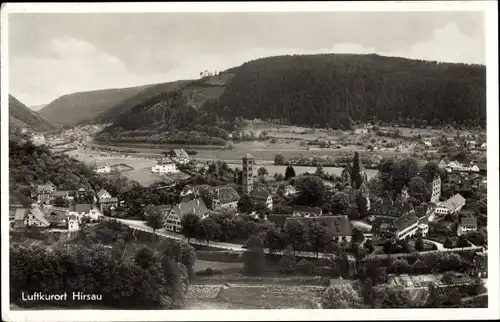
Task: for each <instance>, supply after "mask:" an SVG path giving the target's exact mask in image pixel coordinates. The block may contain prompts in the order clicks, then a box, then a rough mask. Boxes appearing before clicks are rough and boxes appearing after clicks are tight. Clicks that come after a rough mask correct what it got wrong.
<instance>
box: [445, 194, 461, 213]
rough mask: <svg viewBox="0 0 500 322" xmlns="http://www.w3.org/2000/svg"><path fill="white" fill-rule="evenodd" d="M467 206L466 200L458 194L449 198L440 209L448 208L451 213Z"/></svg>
mask: <svg viewBox="0 0 500 322" xmlns="http://www.w3.org/2000/svg"><path fill="white" fill-rule="evenodd" d="M464 204H465V198H464V197H462V195H461V194H459V193H457V194H456V195H454V196H453V197H451V198H449V199H448V200H446V201H445V202H443V203H442V204H441V205H440V207H446V208H448V209H449V210H451V211H454V210H455V209H457V208H458V207H460V206H463V205H464Z"/></svg>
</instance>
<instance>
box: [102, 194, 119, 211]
mask: <svg viewBox="0 0 500 322" xmlns="http://www.w3.org/2000/svg"><path fill="white" fill-rule="evenodd" d="M116 207H118V198H116V197H111V198H103V199H101V200H99V209H100V210H101V212H103V211H104V210H106V209H111V210H113V209H115V208H116Z"/></svg>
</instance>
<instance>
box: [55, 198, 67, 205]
mask: <svg viewBox="0 0 500 322" xmlns="http://www.w3.org/2000/svg"><path fill="white" fill-rule="evenodd" d="M54 206H56V207H67V206H68V201H67V200H66V199H64V198H63V197H56V198H55V199H54Z"/></svg>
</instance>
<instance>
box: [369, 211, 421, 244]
mask: <svg viewBox="0 0 500 322" xmlns="http://www.w3.org/2000/svg"><path fill="white" fill-rule="evenodd" d="M417 229H418V217H417V216H416V215H415V213H414V212H412V211H411V212H407V213H406V214H404V215H402V216H401V217H399V218H394V217H387V216H378V217H376V218H375V220H374V221H373V224H372V234H373V235H374V236H379V237H384V238H393V237H394V238H396V239H398V240H400V239H406V238H408V237H411V236H414V235H415V233H416V232H417Z"/></svg>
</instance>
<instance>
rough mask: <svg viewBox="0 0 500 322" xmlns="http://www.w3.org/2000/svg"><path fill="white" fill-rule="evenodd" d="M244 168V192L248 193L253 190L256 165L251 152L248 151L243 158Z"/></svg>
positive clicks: (242, 182) (242, 181) (242, 173)
mask: <svg viewBox="0 0 500 322" xmlns="http://www.w3.org/2000/svg"><path fill="white" fill-rule="evenodd" d="M242 161H243V162H242V170H241V176H242V178H241V179H242V180H241V184H242V188H243V193H245V194H247V193H249V192H250V191H252V190H253V173H254V172H253V171H254V165H255V159H254V158H253V156H251V155H250V154H249V153H247V154H246V155H245V156H244V157H243V159H242Z"/></svg>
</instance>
